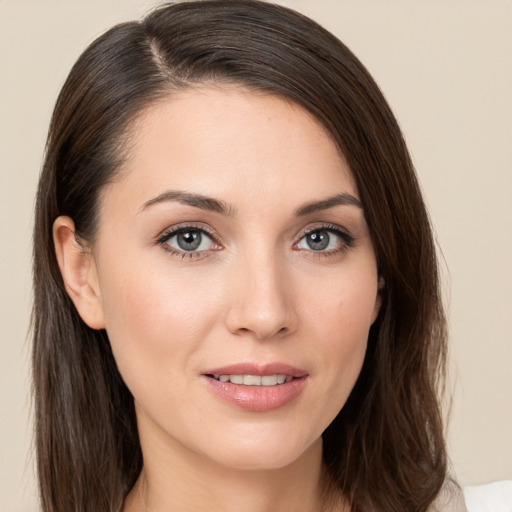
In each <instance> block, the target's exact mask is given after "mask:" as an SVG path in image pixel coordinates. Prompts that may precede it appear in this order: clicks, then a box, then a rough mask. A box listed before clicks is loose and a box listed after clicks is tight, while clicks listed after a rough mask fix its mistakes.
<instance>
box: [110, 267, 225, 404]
mask: <svg viewBox="0 0 512 512" xmlns="http://www.w3.org/2000/svg"><path fill="white" fill-rule="evenodd" d="M126 266H128V265H126ZM129 267H131V268H125V269H123V268H120V267H116V268H105V269H104V275H103V276H102V281H101V282H102V287H101V289H102V300H103V308H104V313H105V319H106V330H107V333H108V336H109V339H110V343H111V346H112V350H113V353H114V357H115V359H116V362H117V365H118V368H119V370H120V372H121V375H122V376H123V378H124V379H125V381H126V383H127V385H128V387H129V388H130V389H131V390H132V392H133V393H134V394H136V391H137V390H136V388H137V386H139V385H140V384H139V382H140V381H141V380H143V381H144V385H147V386H150V385H161V384H162V382H160V380H162V378H163V377H162V376H165V377H166V378H167V379H168V378H169V375H170V374H172V372H173V371H175V370H176V369H178V368H179V369H180V370H182V371H183V369H184V368H185V369H186V368H187V365H191V364H192V363H193V360H192V359H191V358H192V356H193V354H194V352H195V351H196V350H197V348H198V346H200V344H201V343H202V340H203V339H204V338H205V333H207V332H208V331H209V330H210V328H211V323H212V322H214V321H215V318H216V317H218V314H217V307H216V305H215V304H216V300H215V297H214V296H213V295H212V294H208V293H203V292H205V290H204V286H203V287H200V286H198V285H196V284H195V283H194V282H190V280H187V279H182V278H180V275H179V274H178V273H174V275H172V274H171V273H169V272H166V271H165V268H164V269H161V271H160V272H159V271H158V270H159V269H155V268H153V269H152V271H150V272H149V271H147V268H151V267H147V266H144V265H143V262H140V261H139V263H138V265H133V266H132V265H130V266H129ZM183 281H185V282H183ZM217 302H218V301H217ZM132 388H133V389H132Z"/></svg>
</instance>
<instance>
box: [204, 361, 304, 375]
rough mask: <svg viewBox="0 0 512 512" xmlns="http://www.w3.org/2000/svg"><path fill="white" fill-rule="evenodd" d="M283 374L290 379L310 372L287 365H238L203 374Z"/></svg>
mask: <svg viewBox="0 0 512 512" xmlns="http://www.w3.org/2000/svg"><path fill="white" fill-rule="evenodd" d="M276 373H278V374H282V375H286V376H289V377H296V378H299V377H305V376H306V375H307V374H308V372H306V371H305V370H302V369H300V368H297V367H295V366H292V365H290V364H285V363H279V362H275V363H266V364H257V363H236V364H230V365H227V366H222V367H219V368H213V369H211V370H208V371H205V372H203V375H260V376H262V375H274V374H276Z"/></svg>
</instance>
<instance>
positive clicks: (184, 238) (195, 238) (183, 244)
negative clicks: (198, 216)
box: [177, 231, 201, 251]
mask: <svg viewBox="0 0 512 512" xmlns="http://www.w3.org/2000/svg"><path fill="white" fill-rule="evenodd" d="M177 241H178V245H179V246H180V249H183V250H184V251H194V250H196V249H197V248H198V247H199V246H200V245H201V233H199V232H198V231H185V232H184V233H180V234H178V237H177Z"/></svg>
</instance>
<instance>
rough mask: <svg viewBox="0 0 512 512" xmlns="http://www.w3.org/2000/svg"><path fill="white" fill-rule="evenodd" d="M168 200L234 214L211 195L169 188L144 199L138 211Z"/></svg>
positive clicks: (229, 207) (227, 206) (223, 203)
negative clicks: (148, 198)
mask: <svg viewBox="0 0 512 512" xmlns="http://www.w3.org/2000/svg"><path fill="white" fill-rule="evenodd" d="M168 201H176V202H178V203H182V204H186V205H189V206H195V207H196V208H200V209H201V210H208V211H211V212H215V213H220V214H221V215H228V216H232V215H234V209H233V208H232V207H231V206H229V205H228V204H227V203H225V202H224V201H220V200H219V199H214V198H213V197H208V196H204V195H202V194H192V193H189V192H182V191H179V190H169V191H167V192H164V193H163V194H160V195H159V196H157V197H155V198H153V199H150V200H149V201H146V202H145V203H144V204H143V205H142V207H141V208H140V211H143V210H146V209H147V208H149V207H150V206H153V205H155V204H159V203H165V202H168Z"/></svg>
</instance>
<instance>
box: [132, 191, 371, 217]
mask: <svg viewBox="0 0 512 512" xmlns="http://www.w3.org/2000/svg"><path fill="white" fill-rule="evenodd" d="M169 201H171V202H172V201H176V202H178V203H182V204H186V205H189V206H194V207H196V208H200V209H201V210H208V211H211V212H215V213H220V214H221V215H227V216H233V215H234V214H235V209H234V208H233V207H231V206H230V205H228V204H227V203H225V202H224V201H221V200H219V199H214V198H213V197H208V196H204V195H202V194H193V193H190V192H182V191H179V190H169V191H167V192H164V193H163V194H160V195H159V196H157V197H155V198H153V199H150V200H149V201H146V202H145V203H144V204H143V205H142V207H141V208H140V210H139V211H144V210H146V209H147V208H149V207H151V206H153V205H155V204H159V203H165V202H169ZM335 206H355V207H357V208H360V209H363V205H362V204H361V202H360V201H359V199H357V198H356V197H354V196H353V195H351V194H347V193H343V194H336V195H334V196H332V197H329V198H327V199H323V200H321V201H314V202H311V203H306V204H304V205H302V206H300V207H299V208H297V209H296V210H295V216H296V217H302V216H304V215H309V214H311V213H316V212H319V211H323V210H328V209H330V208H334V207H335Z"/></svg>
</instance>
